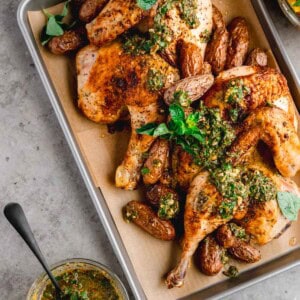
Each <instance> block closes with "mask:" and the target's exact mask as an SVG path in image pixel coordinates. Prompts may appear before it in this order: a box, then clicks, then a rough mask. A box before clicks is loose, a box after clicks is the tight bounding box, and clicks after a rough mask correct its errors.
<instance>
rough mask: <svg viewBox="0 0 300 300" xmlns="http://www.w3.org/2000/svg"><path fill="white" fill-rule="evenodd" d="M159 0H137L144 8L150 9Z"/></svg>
mask: <svg viewBox="0 0 300 300" xmlns="http://www.w3.org/2000/svg"><path fill="white" fill-rule="evenodd" d="M156 2H157V0H137V5H138V6H139V7H140V8H141V9H143V10H148V9H150V8H151V7H152V6H153V5H154V4H155V3H156Z"/></svg>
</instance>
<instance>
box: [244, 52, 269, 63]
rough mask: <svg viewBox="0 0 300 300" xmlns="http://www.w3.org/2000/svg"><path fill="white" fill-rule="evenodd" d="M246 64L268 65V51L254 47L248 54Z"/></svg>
mask: <svg viewBox="0 0 300 300" xmlns="http://www.w3.org/2000/svg"><path fill="white" fill-rule="evenodd" d="M246 65H247V66H260V67H266V66H267V65H268V56H267V53H266V52H265V51H264V50H263V49H260V48H255V49H253V50H252V51H251V52H250V53H249V55H248V58H247V60H246Z"/></svg>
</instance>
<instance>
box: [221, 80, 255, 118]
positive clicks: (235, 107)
mask: <svg viewBox="0 0 300 300" xmlns="http://www.w3.org/2000/svg"><path fill="white" fill-rule="evenodd" d="M249 94H250V89H249V88H248V87H247V86H246V85H245V84H244V82H243V80H242V79H237V80H231V81H230V82H229V83H228V85H227V90H226V92H225V96H224V101H225V102H226V103H228V104H230V105H231V107H232V108H231V109H230V110H229V118H230V119H231V121H232V122H237V121H238V119H239V118H240V115H241V112H242V106H243V103H242V101H243V99H244V98H245V97H246V96H248V95H249Z"/></svg>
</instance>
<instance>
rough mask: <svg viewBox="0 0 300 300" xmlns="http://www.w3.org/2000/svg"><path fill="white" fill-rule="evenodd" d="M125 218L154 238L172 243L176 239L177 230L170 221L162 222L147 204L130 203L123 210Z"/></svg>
mask: <svg viewBox="0 0 300 300" xmlns="http://www.w3.org/2000/svg"><path fill="white" fill-rule="evenodd" d="M123 213H124V218H125V219H126V220H127V221H131V222H133V223H134V224H136V225H137V226H139V227H140V228H142V229H143V230H145V231H146V232H148V233H149V234H150V235H152V236H153V237H155V238H157V239H160V240H163V241H171V240H173V239H174V238H175V229H174V226H173V225H172V223H171V222H170V221H167V220H161V219H160V218H159V217H158V216H157V215H156V214H155V212H154V211H153V210H152V209H151V208H150V207H149V206H148V205H147V204H145V203H143V202H139V201H134V200H133V201H130V202H129V203H127V205H126V206H125V207H124V209H123Z"/></svg>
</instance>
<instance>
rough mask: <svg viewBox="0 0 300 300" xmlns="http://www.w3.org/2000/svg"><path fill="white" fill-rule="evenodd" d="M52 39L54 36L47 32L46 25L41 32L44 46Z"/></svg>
mask: <svg viewBox="0 0 300 300" xmlns="http://www.w3.org/2000/svg"><path fill="white" fill-rule="evenodd" d="M51 39H52V37H51V36H49V35H47V33H46V26H44V28H43V29H42V32H41V43H42V46H45V45H46V44H47V43H48V42H49V41H50V40H51Z"/></svg>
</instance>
